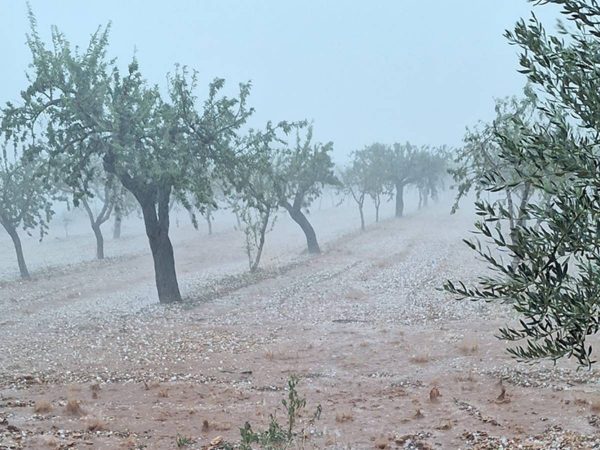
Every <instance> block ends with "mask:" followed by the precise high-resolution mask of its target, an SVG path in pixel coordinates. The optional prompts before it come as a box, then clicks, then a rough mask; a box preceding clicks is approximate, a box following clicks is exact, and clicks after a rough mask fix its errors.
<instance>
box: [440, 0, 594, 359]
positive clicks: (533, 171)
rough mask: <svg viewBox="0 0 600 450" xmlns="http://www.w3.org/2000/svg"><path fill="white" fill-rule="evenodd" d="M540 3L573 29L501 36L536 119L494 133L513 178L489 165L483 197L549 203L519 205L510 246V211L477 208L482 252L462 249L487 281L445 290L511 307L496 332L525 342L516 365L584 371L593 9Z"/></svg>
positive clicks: (477, 245)
mask: <svg viewBox="0 0 600 450" xmlns="http://www.w3.org/2000/svg"><path fill="white" fill-rule="evenodd" d="M540 3H552V4H556V5H558V6H559V7H560V8H561V12H562V14H563V15H564V16H565V17H566V18H568V19H569V20H570V21H571V22H572V24H573V27H572V28H567V26H565V25H559V28H558V32H559V34H558V35H552V34H550V33H547V32H546V30H545V29H544V26H543V25H542V23H540V22H539V21H538V19H537V18H536V17H535V16H533V17H532V18H531V19H530V20H529V21H528V22H525V21H524V20H520V21H519V22H518V23H517V25H516V27H515V29H514V31H511V32H507V37H508V39H509V41H510V42H511V43H512V44H516V45H518V46H520V47H521V48H522V50H523V51H522V54H521V57H520V65H521V72H523V73H524V74H526V76H527V77H528V79H529V82H530V83H531V84H532V88H533V89H535V90H536V91H538V92H539V95H538V100H539V103H538V105H537V112H539V113H540V114H541V115H542V120H541V121H540V122H539V123H534V124H528V123H525V122H524V121H523V120H522V119H521V118H520V117H518V116H517V117H515V119H514V121H513V124H514V125H515V127H516V128H517V130H518V131H519V132H518V133H507V134H505V133H504V132H503V131H502V130H500V131H499V133H498V134H499V135H501V136H502V140H501V141H500V152H499V159H500V161H501V162H502V163H505V164H507V165H508V166H509V167H511V168H513V169H514V173H511V174H510V175H509V176H507V174H506V171H505V170H503V168H502V167H503V166H502V165H498V164H495V165H494V167H493V168H492V169H491V171H490V173H489V175H488V176H487V177H486V184H485V190H486V191H491V192H497V191H502V190H506V189H515V188H520V189H523V190H524V189H527V186H532V187H533V188H534V189H536V190H539V191H540V192H542V193H543V194H544V196H546V197H547V198H549V200H550V201H549V204H546V203H544V204H540V203H538V202H537V201H535V199H530V200H528V201H527V202H525V204H524V205H523V206H522V208H523V211H524V217H525V218H527V219H528V220H527V221H524V222H521V223H519V222H517V223H516V224H515V228H514V229H513V230H511V235H512V239H511V240H510V241H507V239H506V237H505V235H506V231H505V229H504V228H505V227H503V226H502V224H505V223H507V222H508V221H509V219H510V217H511V213H510V211H508V209H507V208H506V207H504V205H502V204H498V203H493V202H489V201H484V200H481V201H479V202H478V203H477V211H478V214H479V215H480V216H481V220H480V221H479V222H478V223H477V224H476V227H477V229H478V231H479V232H480V233H481V235H482V236H483V238H484V239H485V240H486V241H487V242H488V243H489V244H488V245H485V244H482V243H481V242H470V243H469V245H470V246H471V247H472V248H474V249H475V250H476V251H477V253H478V254H479V255H481V256H482V257H484V258H485V259H486V261H487V263H488V264H489V265H490V266H491V268H492V269H493V270H494V273H493V274H492V275H490V276H488V277H486V278H483V279H481V280H480V281H479V283H478V285H477V286H476V287H467V286H466V285H465V284H464V283H461V282H457V283H454V282H448V283H446V289H447V290H449V291H450V292H453V293H456V294H458V295H460V296H461V297H468V298H472V299H476V300H486V301H494V300H496V301H503V302H508V303H509V304H511V305H512V306H513V308H514V310H515V311H516V312H517V313H518V314H519V316H520V320H519V321H518V323H517V324H515V325H513V326H507V327H505V328H503V329H501V330H500V336H501V337H502V338H503V339H506V340H508V341H510V342H523V341H524V342H523V343H522V344H521V345H515V346H513V347H511V348H510V349H509V352H510V353H512V354H513V355H514V356H515V357H517V358H519V359H522V360H534V359H540V358H548V359H552V360H554V361H556V360H557V359H559V358H562V357H567V358H571V357H573V358H576V359H577V361H578V362H579V364H581V365H587V366H589V365H591V364H592V363H594V362H595V361H596V359H595V358H596V355H595V354H594V353H593V350H592V346H591V345H590V343H589V336H591V335H594V334H597V333H598V331H599V330H600V234H599V233H598V224H599V223H600V175H599V173H600V163H599V161H600V159H599V149H600V100H599V92H600V77H598V67H599V65H600V22H599V21H598V17H600V6H598V5H597V4H596V2H589V1H583V0H548V1H544V2H540ZM517 136H518V138H517ZM549 175H550V176H549ZM548 205H550V207H548ZM530 219H531V220H530ZM531 222H533V223H531ZM504 254H508V255H509V256H510V257H512V256H514V257H516V258H517V264H514V263H512V262H509V261H504V260H503V258H502V255H504Z"/></svg>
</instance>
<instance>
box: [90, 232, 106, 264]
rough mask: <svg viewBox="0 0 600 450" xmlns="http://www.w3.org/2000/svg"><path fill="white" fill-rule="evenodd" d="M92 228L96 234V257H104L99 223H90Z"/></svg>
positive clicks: (102, 237)
mask: <svg viewBox="0 0 600 450" xmlns="http://www.w3.org/2000/svg"><path fill="white" fill-rule="evenodd" d="M92 230H94V236H96V259H104V236H102V230H101V229H100V225H98V224H92Z"/></svg>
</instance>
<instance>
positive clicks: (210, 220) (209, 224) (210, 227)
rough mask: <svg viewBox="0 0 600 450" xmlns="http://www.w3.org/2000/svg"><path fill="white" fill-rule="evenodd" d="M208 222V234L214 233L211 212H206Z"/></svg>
mask: <svg viewBox="0 0 600 450" xmlns="http://www.w3.org/2000/svg"><path fill="white" fill-rule="evenodd" d="M206 223H208V235H209V236H211V235H212V219H211V216H210V212H207V213H206Z"/></svg>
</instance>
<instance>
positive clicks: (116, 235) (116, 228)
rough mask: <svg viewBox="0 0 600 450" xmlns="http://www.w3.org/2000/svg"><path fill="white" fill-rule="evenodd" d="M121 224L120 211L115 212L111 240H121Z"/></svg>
mask: <svg viewBox="0 0 600 450" xmlns="http://www.w3.org/2000/svg"><path fill="white" fill-rule="evenodd" d="M122 223H123V217H122V216H121V211H119V210H115V223H114V225H113V239H121V224H122Z"/></svg>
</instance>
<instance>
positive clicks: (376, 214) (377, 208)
mask: <svg viewBox="0 0 600 450" xmlns="http://www.w3.org/2000/svg"><path fill="white" fill-rule="evenodd" d="M374 200H375V223H379V207H380V206H381V196H380V195H377V196H376V197H375V199H374Z"/></svg>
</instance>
